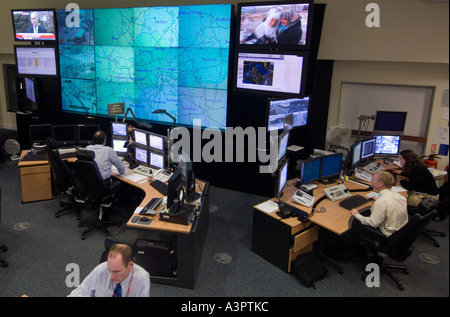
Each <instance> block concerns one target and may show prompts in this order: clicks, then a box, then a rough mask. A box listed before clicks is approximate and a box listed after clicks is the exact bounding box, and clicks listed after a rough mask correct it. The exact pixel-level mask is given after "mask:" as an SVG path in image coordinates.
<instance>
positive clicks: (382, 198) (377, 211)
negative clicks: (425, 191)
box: [350, 171, 408, 240]
mask: <svg viewBox="0 0 450 317" xmlns="http://www.w3.org/2000/svg"><path fill="white" fill-rule="evenodd" d="M393 185H394V177H393V175H392V174H391V173H389V172H387V171H380V172H378V173H376V174H375V175H373V176H372V187H373V188H374V190H376V191H378V192H379V197H378V199H376V200H375V203H374V204H373V206H372V207H371V208H370V215H367V216H364V215H361V214H360V213H359V212H358V210H356V209H352V210H351V211H350V212H351V214H352V215H353V216H354V217H355V219H354V220H353V222H352V227H351V233H352V235H353V236H355V234H356V235H358V234H359V235H364V236H367V237H368V238H370V239H374V240H379V239H383V238H384V237H389V236H390V235H391V234H393V233H394V232H396V231H397V230H398V229H400V228H401V227H403V226H404V225H405V224H406V223H407V222H408V210H407V203H406V198H405V197H403V196H402V195H400V194H399V193H397V192H394V191H392V190H391V188H392V186H393ZM367 227H372V228H376V230H370V229H369V228H367ZM380 232H381V233H382V235H381V234H380Z"/></svg>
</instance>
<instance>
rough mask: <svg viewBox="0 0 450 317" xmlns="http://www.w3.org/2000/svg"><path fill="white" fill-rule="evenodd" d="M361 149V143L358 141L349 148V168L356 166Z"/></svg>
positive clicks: (359, 158)
mask: <svg viewBox="0 0 450 317" xmlns="http://www.w3.org/2000/svg"><path fill="white" fill-rule="evenodd" d="M361 148H362V141H359V142H357V143H355V144H353V145H352V146H351V148H350V154H351V161H350V166H356V165H358V163H359V161H360V160H361Z"/></svg>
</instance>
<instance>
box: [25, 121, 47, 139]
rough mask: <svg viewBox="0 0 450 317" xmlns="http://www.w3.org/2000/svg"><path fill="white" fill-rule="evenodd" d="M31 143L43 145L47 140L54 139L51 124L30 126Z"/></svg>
mask: <svg viewBox="0 0 450 317" xmlns="http://www.w3.org/2000/svg"><path fill="white" fill-rule="evenodd" d="M28 131H29V137H30V142H32V143H43V142H45V141H46V140H47V138H49V137H52V125H51V124H31V125H29V126H28Z"/></svg>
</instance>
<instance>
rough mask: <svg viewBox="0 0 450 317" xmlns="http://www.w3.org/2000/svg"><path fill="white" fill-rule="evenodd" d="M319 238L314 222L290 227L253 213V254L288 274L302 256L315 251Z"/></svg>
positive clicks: (260, 212)
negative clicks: (314, 247)
mask: <svg viewBox="0 0 450 317" xmlns="http://www.w3.org/2000/svg"><path fill="white" fill-rule="evenodd" d="M317 238H318V227H317V226H315V225H314V224H312V223H311V222H308V223H300V222H296V224H295V225H294V226H291V225H289V224H287V223H285V222H283V221H281V220H280V219H279V218H276V217H274V216H272V215H269V214H266V213H265V212H262V211H259V210H258V209H256V208H254V209H253V234H252V251H253V252H255V253H256V254H258V255H259V256H261V257H262V258H264V259H265V260H266V261H268V262H270V263H271V264H273V265H275V266H276V267H278V268H279V269H281V270H283V271H285V272H290V271H291V263H292V261H294V260H295V259H296V257H297V256H298V255H299V254H303V253H309V252H311V251H312V249H313V243H314V242H315V241H316V240H317Z"/></svg>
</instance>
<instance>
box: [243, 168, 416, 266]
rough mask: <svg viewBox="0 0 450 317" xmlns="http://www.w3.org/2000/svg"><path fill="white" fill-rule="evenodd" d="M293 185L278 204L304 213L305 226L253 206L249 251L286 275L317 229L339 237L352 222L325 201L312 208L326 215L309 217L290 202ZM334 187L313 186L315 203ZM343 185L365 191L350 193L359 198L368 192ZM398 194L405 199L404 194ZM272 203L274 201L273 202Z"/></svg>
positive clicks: (352, 187)
mask: <svg viewBox="0 0 450 317" xmlns="http://www.w3.org/2000/svg"><path fill="white" fill-rule="evenodd" d="M380 165H381V166H383V167H384V169H385V170H389V169H393V168H396V166H395V165H394V164H387V163H383V162H382V161H381V162H380ZM296 183H297V179H296V178H295V179H291V180H289V181H288V182H287V183H286V186H285V188H284V190H283V195H282V197H281V199H280V200H281V201H284V202H286V203H288V204H290V205H292V206H294V207H296V208H299V209H301V210H303V211H305V212H307V213H308V214H309V217H308V220H309V222H307V223H302V222H300V221H299V220H298V219H297V218H287V219H281V217H280V216H278V215H277V214H276V212H271V213H267V212H264V211H262V210H261V209H260V208H259V205H255V206H253V237H252V251H253V252H255V253H256V254H258V255H260V256H261V257H263V258H264V259H266V260H267V261H269V262H270V263H272V264H273V265H275V266H277V267H278V268H280V269H282V270H284V271H286V272H290V266H291V262H292V261H293V260H295V258H296V257H297V256H298V255H299V254H302V253H307V252H310V251H311V250H312V247H313V243H314V242H315V241H316V240H318V234H319V230H318V228H319V227H321V228H324V229H326V230H329V231H331V232H334V233H335V234H338V235H341V234H343V233H344V232H346V231H347V230H349V228H350V224H351V221H352V215H351V213H350V211H349V210H347V209H345V208H343V207H341V206H339V202H340V201H334V202H333V201H331V200H329V199H328V198H325V199H324V200H322V201H321V202H320V203H319V204H318V205H317V206H316V209H319V208H320V207H324V208H325V209H326V211H325V212H314V213H312V208H311V207H305V206H303V205H300V204H297V203H296V202H294V201H293V200H292V196H293V195H294V193H295V191H296V190H297V187H296V186H295V185H296ZM334 185H336V184H330V185H324V184H321V183H317V188H316V189H314V192H313V194H314V197H315V198H316V201H317V200H318V199H319V198H321V197H323V196H324V195H325V194H324V193H323V189H324V188H326V187H331V186H334ZM344 185H345V186H346V187H347V188H348V189H349V190H365V189H367V191H358V192H354V193H353V194H359V195H361V196H364V195H366V194H367V193H369V192H370V191H372V190H371V189H370V188H369V187H368V186H366V185H363V184H360V183H355V182H352V181H350V180H349V181H345V182H344ZM401 194H402V195H404V196H405V197H406V196H407V193H406V192H402V193H401ZM272 200H273V201H276V200H277V199H275V198H274V199H272ZM370 205H372V202H367V203H366V204H364V205H362V206H360V207H358V209H362V208H364V207H367V206H370Z"/></svg>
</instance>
